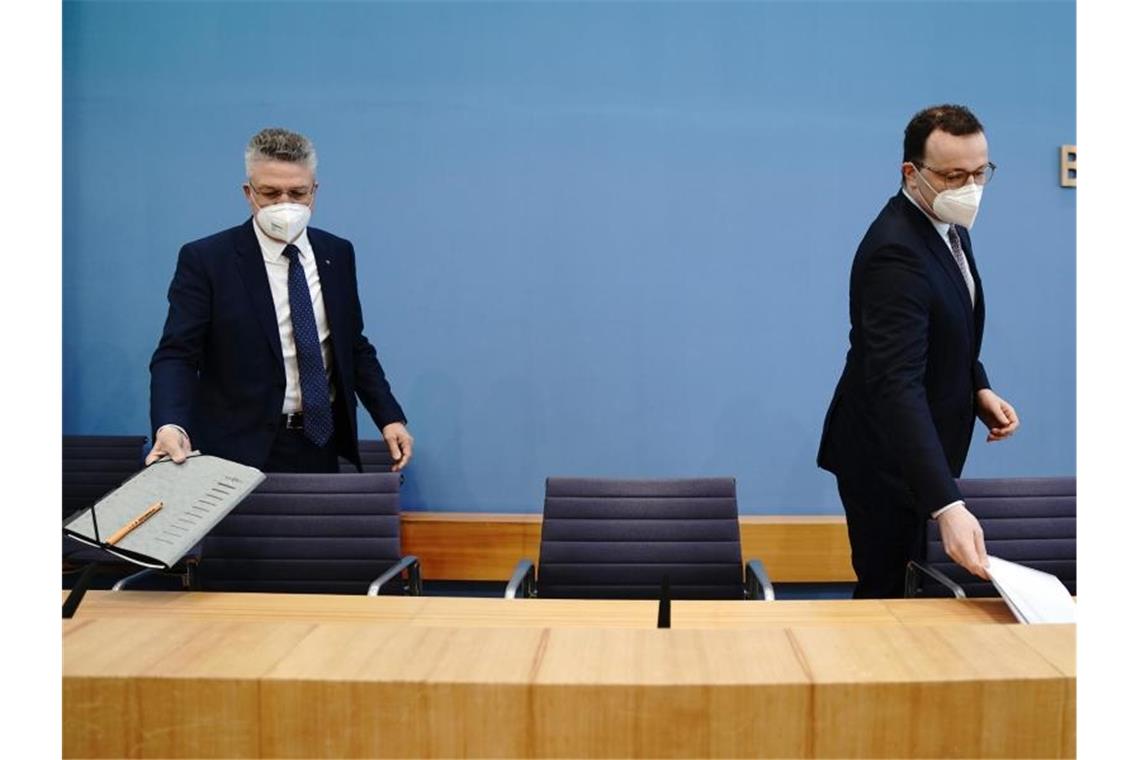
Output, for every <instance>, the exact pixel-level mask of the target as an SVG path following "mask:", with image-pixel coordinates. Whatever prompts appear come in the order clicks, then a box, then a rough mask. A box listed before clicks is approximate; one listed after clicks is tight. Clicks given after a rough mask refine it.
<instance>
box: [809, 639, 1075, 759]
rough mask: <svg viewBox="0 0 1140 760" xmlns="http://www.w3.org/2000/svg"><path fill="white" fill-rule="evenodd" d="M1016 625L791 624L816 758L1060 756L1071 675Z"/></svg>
mask: <svg viewBox="0 0 1140 760" xmlns="http://www.w3.org/2000/svg"><path fill="white" fill-rule="evenodd" d="M1012 628H1014V626H994V625H946V626H913V627H911V626H883V627H876V628H872V627H861V628H849V629H846V630H844V631H842V632H837V631H835V630H832V629H826V628H803V629H793V630H792V634H791V635H792V637H793V638H794V639H795V642H796V645H797V647H798V649H799V651H800V652H801V654H802V656H803V660H804V666H805V668H806V669H807V670H808V672H809V673H810V675H811V679H812V682H813V684H814V692H813V705H812V706H813V711H814V720H815V722H814V735H813V739H812V747H813V751H814V753H815V756H817V757H1056V756H1057V755H1058V754H1059V751H1060V748H1061V747H1062V745H1063V725H1064V716H1065V711H1066V709H1067V704H1066V682H1067V680H1068V679H1067V677H1066V676H1065V675H1064V674H1062V673H1061V672H1059V671H1058V670H1057V669H1056V668H1055V667H1054V666H1053V665H1052V664H1050V663H1049V662H1048V661H1047V660H1046V659H1045V658H1044V657H1042V656H1041V655H1040V654H1039V653H1038V652H1036V651H1035V650H1033V649H1032V648H1030V647H1028V646H1026V645H1025V643H1024V642H1023V641H1022V640H1021V639H1019V638H1018V637H1017V636H1016V635H1015V634H1014V633H1013V632H1012V630H1011V629H1012ZM1073 632H1074V630H1073V627H1072V626H1069V631H1068V635H1069V636H1072V634H1073ZM948 717H949V718H950V720H947V718H948ZM995 727H1000V728H999V729H997V730H995Z"/></svg>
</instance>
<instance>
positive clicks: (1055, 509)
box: [906, 477, 1077, 598]
mask: <svg viewBox="0 0 1140 760" xmlns="http://www.w3.org/2000/svg"><path fill="white" fill-rule="evenodd" d="M958 488H959V490H960V491H961V493H962V498H963V499H964V500H965V502H966V507H967V508H968V509H969V510H970V511H971V512H972V513H973V514H974V516H975V517H977V518H978V522H979V523H981V525H982V531H983V533H984V534H985V540H986V552H987V553H989V554H993V555H994V556H996V557H1001V558H1002V559H1005V560H1009V561H1010V562H1016V563H1018V564H1021V565H1025V566H1027V567H1032V568H1034V569H1036V570H1042V571H1044V572H1046V573H1050V574H1052V575H1055V576H1057V577H1058V578H1059V579H1060V581H1061V583H1063V584H1064V585H1065V588H1067V589H1068V590H1069V593H1070V594H1074V595H1075V594H1076V593H1077V479H1076V478H1068V477H1066V478H996V479H963V480H959V481H958ZM906 595H907V596H908V597H917V596H951V595H953V596H955V597H958V598H965V597H967V596H970V597H993V596H998V591H997V589H996V588H994V586H993V584H992V583H989V582H988V581H983V580H982V579H981V578H978V577H976V576H974V575H971V574H970V573H968V572H967V571H966V570H965V569H963V568H962V567H960V566H958V565H957V564H956V563H955V562H954V561H953V560H952V559H950V557H949V556H947V554H946V550H945V549H943V547H942V537H941V534H940V533H939V530H938V524H937V522H936V521H934V520H930V521H929V522H928V523H927V525H926V561H925V562H910V563H908V565H907V579H906Z"/></svg>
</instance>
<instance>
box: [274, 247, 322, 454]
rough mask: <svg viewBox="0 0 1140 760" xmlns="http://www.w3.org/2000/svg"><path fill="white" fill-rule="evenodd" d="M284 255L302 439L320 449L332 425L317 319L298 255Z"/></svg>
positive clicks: (293, 250) (291, 252)
mask: <svg viewBox="0 0 1140 760" xmlns="http://www.w3.org/2000/svg"><path fill="white" fill-rule="evenodd" d="M284 255H285V257H286V258H287V259H289V312H290V314H291V316H292V319H293V343H294V344H295V345H296V347H297V367H298V369H299V370H300V373H301V411H302V412H304V415H305V437H306V438H308V439H309V440H310V441H312V442H313V443H315V444H316V445H318V446H324V445H325V444H326V443H328V440H329V438H330V437H331V436H332V430H333V421H332V407H331V406H330V404H329V381H328V377H327V376H326V375H325V363H324V360H323V359H322V357H321V339H320V336H319V335H318V334H317V318H316V317H315V316H313V301H312V296H311V295H310V293H309V283H308V281H307V279H306V278H305V267H304V265H303V264H301V251H300V250H299V249H298V248H297V246H295V245H292V244H290V245H287V246H285V251H284Z"/></svg>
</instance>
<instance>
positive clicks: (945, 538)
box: [938, 504, 990, 580]
mask: <svg viewBox="0 0 1140 760" xmlns="http://www.w3.org/2000/svg"><path fill="white" fill-rule="evenodd" d="M938 529H939V531H941V533H942V546H943V548H944V549H946V553H947V554H949V555H950V559H952V560H954V561H955V562H957V563H958V564H959V565H961V566H962V567H964V568H966V569H967V570H969V571H970V572H971V573H973V574H974V575H976V576H978V577H979V578H985V579H986V580H989V579H990V574H989V572H987V571H986V565H987V564H989V560H988V558H987V557H986V541H985V538H983V536H982V526H981V525H979V524H978V518H976V517H974V515H973V514H972V513H971V512H970V510H968V509H966V507H965V506H963V505H962V504H957V505H955V506H953V507H950V509H948V510H946V511H945V512H943V513H942V514H940V515H938Z"/></svg>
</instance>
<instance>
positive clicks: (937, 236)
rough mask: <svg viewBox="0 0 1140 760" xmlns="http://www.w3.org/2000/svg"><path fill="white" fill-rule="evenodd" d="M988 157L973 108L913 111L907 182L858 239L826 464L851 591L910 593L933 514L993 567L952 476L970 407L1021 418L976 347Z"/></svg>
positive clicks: (1001, 423) (964, 446)
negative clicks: (975, 237) (976, 231)
mask: <svg viewBox="0 0 1140 760" xmlns="http://www.w3.org/2000/svg"><path fill="white" fill-rule="evenodd" d="M994 168H995V167H994V165H993V164H992V163H990V161H989V150H988V146H987V143H986V137H985V133H984V132H983V130H982V125H981V123H980V122H979V121H978V120H977V119H976V118H975V117H974V115H973V114H972V113H970V111H969V110H968V109H967V108H965V107H962V106H952V105H944V106H935V107H932V108H928V109H925V110H923V111H921V112H919V113H918V114H917V115H915V117H914V118H913V119H912V120H911V122H910V124H909V125H908V126H907V128H906V134H905V137H904V141H903V163H902V188H901V189H900V191H899V192H898V194H896V195H895V196H894V197H893V198H891V199H890V200H889V201H888V202H887V205H886V206H885V207H884V208H883V210H882V211H881V212H880V213H879V216H878V217H877V218H876V219H875V221H874V222H873V223H872V224H871V227H870V229H868V230H867V234H866V235H865V236H864V237H863V241H862V242H861V243H860V245H859V249H858V251H857V252H856V253H855V261H854V264H853V265H852V268H851V292H850V298H851V301H850V319H851V332H850V341H851V348H850V349H849V350H848V352H847V363H846V366H845V367H844V369H843V375H842V377H841V378H840V380H839V384H838V386H837V387H836V389H835V395H834V397H833V399H832V401H831V407H830V408H829V409H828V412H827V418H826V420H825V422H824V427H823V436H822V440H821V442H820V448H819V457H818V464H819V466H820V467H822V468H824V469H826V470H829V471H831V472H832V473H834V474H835V476H836V480H837V481H838V486H839V496H840V498H841V499H842V501H843V507H844V510H845V511H846V513H847V530H848V535H849V537H850V539H851V562H852V565H853V566H854V569H855V574H856V576H857V577H858V583H857V584H856V587H855V596H856V597H863V598H883V597H898V596H902V594H903V590H904V581H905V575H906V564H907V561H908V560H911V559H918V558H921V556H922V548H923V543H924V542H923V534H924V529H925V524H926V521H927V519H929V518H930V517H932V516H933V517H935V518H936V519H937V520H938V525H939V528H940V530H941V533H942V542H943V545H944V546H945V547H946V550H947V552H948V553H949V555H950V557H951V558H953V559H954V561H955V562H957V563H958V564H960V565H962V566H963V567H965V568H966V569H968V570H969V571H970V572H972V573H974V574H975V575H978V576H981V577H983V578H984V577H988V576H987V573H986V550H985V540H984V537H983V535H982V530H981V527H980V526H979V524H978V521H977V519H976V518H975V517H974V516H973V515H972V514H971V513H970V511H969V510H968V508H967V505H966V504H965V503H964V502H963V500H962V497H961V494H960V493H959V492H958V488H957V486H956V485H955V483H954V478H956V477H958V476H960V475H961V472H962V466H963V465H964V464H965V461H966V452H967V450H968V449H969V446H970V437H971V433H972V430H973V425H974V418H975V417H977V418H979V419H981V421H982V422H983V424H985V425H986V426H987V428H988V429H989V435H988V436H987V439H986V440H987V441H1000V440H1004V439H1006V438H1008V437H1009V436H1011V435H1012V434H1013V432H1014V431H1015V430H1016V429H1017V427H1018V425H1019V422H1018V418H1017V413H1016V412H1015V411H1014V409H1013V407H1012V406H1011V405H1010V404H1008V403H1007V402H1005V401H1004V400H1002V399H1001V398H1000V397H999V396H998V395H997V394H995V393H994V392H993V391H992V390H990V383H989V379H988V378H987V377H986V371H985V368H984V367H983V366H982V363H981V361H979V359H978V356H979V351H980V348H981V345H982V328H983V325H984V322H985V299H984V298H983V295H982V281H981V278H980V277H979V276H978V270H977V266H976V265H975V263H974V255H973V247H972V246H971V243H970V235H969V232H968V231H967V230H968V229H969V227H970V226H971V225H972V224H973V221H974V217H975V215H976V214H977V210H978V205H979V202H980V200H981V195H982V188H983V187H984V186H985V185H986V183H987V182H988V181H989V179H990V178H991V177H992V176H993V171H994Z"/></svg>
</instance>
